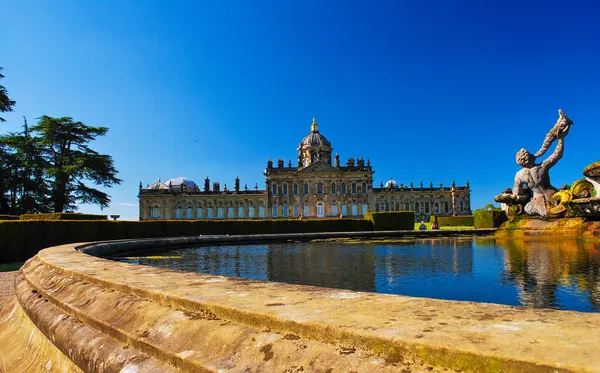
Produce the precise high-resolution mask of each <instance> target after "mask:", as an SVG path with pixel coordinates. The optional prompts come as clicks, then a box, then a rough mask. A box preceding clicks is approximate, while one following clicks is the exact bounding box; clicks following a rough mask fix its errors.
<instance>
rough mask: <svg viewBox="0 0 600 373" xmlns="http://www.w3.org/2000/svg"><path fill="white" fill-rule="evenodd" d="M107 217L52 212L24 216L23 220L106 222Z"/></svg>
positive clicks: (22, 216)
mask: <svg viewBox="0 0 600 373" xmlns="http://www.w3.org/2000/svg"><path fill="white" fill-rule="evenodd" d="M106 219H107V216H106V215H95V214H79V213H74V212H50V213H47V214H24V215H21V220H106Z"/></svg>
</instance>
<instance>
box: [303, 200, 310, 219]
mask: <svg viewBox="0 0 600 373" xmlns="http://www.w3.org/2000/svg"><path fill="white" fill-rule="evenodd" d="M302 215H303V216H304V217H308V216H310V207H309V206H308V202H304V213H303V214H302Z"/></svg>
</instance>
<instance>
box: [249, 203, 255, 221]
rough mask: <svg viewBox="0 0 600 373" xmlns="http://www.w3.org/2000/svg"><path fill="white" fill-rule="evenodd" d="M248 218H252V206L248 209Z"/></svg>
mask: <svg viewBox="0 0 600 373" xmlns="http://www.w3.org/2000/svg"><path fill="white" fill-rule="evenodd" d="M248 217H249V218H254V206H250V207H248Z"/></svg>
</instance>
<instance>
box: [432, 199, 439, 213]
mask: <svg viewBox="0 0 600 373" xmlns="http://www.w3.org/2000/svg"><path fill="white" fill-rule="evenodd" d="M433 211H434V212H435V213H436V214H439V213H440V203H439V202H438V201H435V202H434V203H433Z"/></svg>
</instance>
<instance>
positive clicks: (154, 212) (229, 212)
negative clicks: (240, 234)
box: [150, 206, 265, 219]
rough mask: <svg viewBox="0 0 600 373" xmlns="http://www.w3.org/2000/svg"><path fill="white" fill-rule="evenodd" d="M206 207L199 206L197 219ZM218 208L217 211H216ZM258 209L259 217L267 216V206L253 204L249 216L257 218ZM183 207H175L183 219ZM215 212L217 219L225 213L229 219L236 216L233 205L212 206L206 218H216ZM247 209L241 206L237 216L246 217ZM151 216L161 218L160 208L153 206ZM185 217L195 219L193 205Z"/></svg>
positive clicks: (208, 209)
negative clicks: (255, 206) (254, 205)
mask: <svg viewBox="0 0 600 373" xmlns="http://www.w3.org/2000/svg"><path fill="white" fill-rule="evenodd" d="M203 210H204V209H203V208H202V207H198V209H197V210H196V218H197V219H202V218H203V216H204V215H203V213H204V211H203ZM215 210H216V211H215ZM256 210H258V217H259V218H264V217H265V208H264V207H258V208H256V209H255V208H254V207H252V206H250V207H248V218H256V217H257V216H256ZM183 212H184V211H183V209H182V208H181V207H177V208H176V209H175V218H177V219H183ZM215 212H216V218H217V219H223V218H224V216H225V213H227V218H229V219H233V218H235V217H236V216H234V212H235V209H234V208H233V207H227V208H225V207H217V208H216V209H215V208H212V207H207V208H206V218H207V219H214V218H215ZM244 215H245V211H244V207H243V206H240V207H238V209H237V217H238V218H244V217H245V216H244ZM150 217H151V218H152V219H160V208H158V207H153V208H151V209H150ZM185 218H186V219H193V218H194V216H193V209H192V208H191V207H188V208H187V209H186V210H185Z"/></svg>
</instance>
